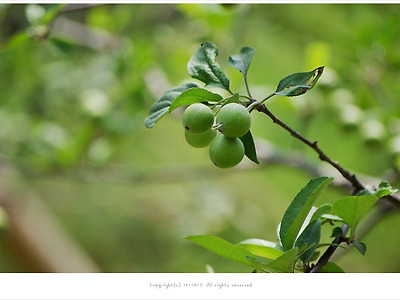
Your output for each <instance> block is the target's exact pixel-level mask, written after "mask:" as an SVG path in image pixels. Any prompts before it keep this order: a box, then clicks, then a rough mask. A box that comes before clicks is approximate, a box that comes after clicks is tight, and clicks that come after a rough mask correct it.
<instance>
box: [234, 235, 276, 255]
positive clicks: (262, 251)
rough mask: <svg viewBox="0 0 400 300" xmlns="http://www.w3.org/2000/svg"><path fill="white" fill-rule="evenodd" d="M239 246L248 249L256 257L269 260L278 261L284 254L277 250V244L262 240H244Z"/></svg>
mask: <svg viewBox="0 0 400 300" xmlns="http://www.w3.org/2000/svg"><path fill="white" fill-rule="evenodd" d="M237 246H240V247H242V248H245V249H247V250H248V251H250V252H251V253H253V254H254V255H257V256H262V257H265V258H269V259H276V258H278V257H279V256H281V255H282V254H283V252H282V251H280V250H278V249H276V246H277V245H276V243H274V242H270V241H265V240H261V239H248V240H244V241H242V242H240V243H239V244H237Z"/></svg>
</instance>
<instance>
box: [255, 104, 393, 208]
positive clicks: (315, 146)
mask: <svg viewBox="0 0 400 300" xmlns="http://www.w3.org/2000/svg"><path fill="white" fill-rule="evenodd" d="M256 109H257V110H258V111H259V112H262V113H264V114H266V115H267V116H269V117H270V118H271V119H272V121H273V122H274V123H275V124H278V125H279V126H281V127H282V128H283V129H285V130H286V131H288V132H289V133H290V134H291V135H292V136H293V137H295V138H297V139H298V140H300V141H302V142H303V143H304V144H306V145H307V146H309V147H310V148H311V149H313V150H314V151H315V152H316V153H318V156H319V159H320V160H322V161H325V162H327V163H328V164H330V165H331V166H332V167H334V168H335V169H336V170H338V171H339V173H340V174H342V176H343V177H344V178H345V179H346V180H347V181H349V182H350V184H351V185H352V186H353V188H354V190H353V191H352V194H353V195H354V194H357V193H358V192H360V191H362V190H364V189H366V186H365V185H364V184H363V183H361V181H359V180H358V178H357V177H356V175H355V174H351V173H350V172H349V171H348V170H346V169H345V168H343V167H342V166H341V165H340V164H339V163H338V162H336V161H334V160H332V159H331V158H330V157H329V156H327V155H326V154H325V153H324V152H323V151H322V150H321V149H320V148H319V147H318V144H317V141H315V142H311V141H310V140H308V139H307V138H305V137H304V136H302V135H301V134H300V133H298V132H297V131H295V130H293V129H292V128H291V127H289V126H288V125H287V124H285V123H284V122H282V121H281V120H279V119H278V118H277V117H276V116H275V115H274V114H273V113H272V112H271V111H270V110H269V109H268V108H267V107H266V106H265V105H264V104H263V105H258V106H257V107H256ZM384 198H385V199H386V200H387V201H388V202H390V203H391V204H392V205H393V206H394V207H396V208H398V209H400V198H399V197H397V196H395V195H388V196H386V197H384Z"/></svg>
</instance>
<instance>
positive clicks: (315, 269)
mask: <svg viewBox="0 0 400 300" xmlns="http://www.w3.org/2000/svg"><path fill="white" fill-rule="evenodd" d="M348 229H349V227H348V225H346V224H343V225H342V231H343V235H341V236H338V237H336V238H335V239H334V240H333V242H332V244H333V245H331V246H329V247H328V249H326V251H325V252H324V254H322V256H321V257H320V258H319V260H318V262H317V264H316V265H315V266H313V267H312V268H311V270H310V273H319V271H321V269H322V268H323V267H324V266H325V265H326V264H327V262H328V261H329V259H330V258H331V256H332V255H333V253H335V251H336V249H337V248H338V246H339V245H340V244H341V243H343V242H344V241H346V238H345V235H346V233H347V230H348Z"/></svg>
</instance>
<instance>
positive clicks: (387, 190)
mask: <svg viewBox="0 0 400 300" xmlns="http://www.w3.org/2000/svg"><path fill="white" fill-rule="evenodd" d="M397 191H398V190H397V189H395V188H392V187H391V186H390V184H389V183H387V182H386V181H382V182H381V183H380V184H379V186H378V190H377V191H375V196H377V197H378V198H382V197H385V196H387V195H390V194H393V193H396V192H397Z"/></svg>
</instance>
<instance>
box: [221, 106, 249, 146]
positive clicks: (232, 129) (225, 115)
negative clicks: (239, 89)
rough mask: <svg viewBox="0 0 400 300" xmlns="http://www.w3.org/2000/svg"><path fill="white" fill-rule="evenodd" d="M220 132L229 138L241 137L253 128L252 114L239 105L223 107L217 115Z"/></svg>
mask: <svg viewBox="0 0 400 300" xmlns="http://www.w3.org/2000/svg"><path fill="white" fill-rule="evenodd" d="M216 123H217V125H218V127H217V128H218V130H219V131H221V132H222V133H223V134H224V135H225V136H227V137H231V138H234V137H241V136H243V135H245V134H246V133H247V132H248V131H249V129H250V126H251V117H250V113H249V112H248V111H247V109H246V107H244V106H243V105H241V104H238V103H229V104H226V105H225V106H223V107H222V108H221V109H220V111H219V112H218V114H217V117H216Z"/></svg>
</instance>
